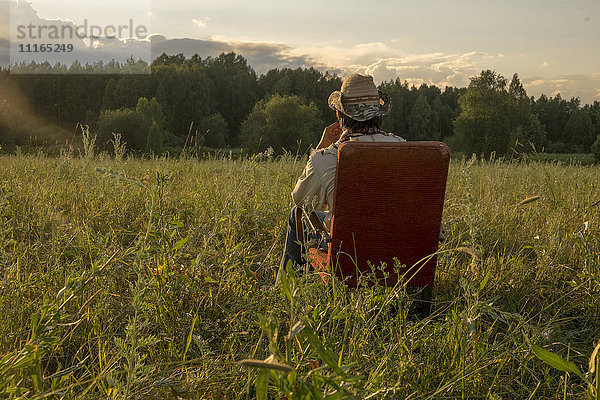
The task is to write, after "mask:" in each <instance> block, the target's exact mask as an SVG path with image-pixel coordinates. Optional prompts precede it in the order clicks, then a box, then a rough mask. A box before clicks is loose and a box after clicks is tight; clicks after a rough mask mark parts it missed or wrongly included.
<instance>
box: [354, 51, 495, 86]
mask: <svg viewBox="0 0 600 400" xmlns="http://www.w3.org/2000/svg"><path fill="white" fill-rule="evenodd" d="M497 58H498V56H497V55H493V54H486V53H481V52H468V53H463V54H459V53H457V54H450V53H429V54H413V55H407V56H403V57H387V58H382V59H378V60H376V61H375V62H373V63H371V64H368V65H364V66H360V67H358V68H356V72H360V73H366V74H369V75H373V77H374V78H375V80H376V81H378V82H382V81H390V80H395V79H396V78H400V79H401V80H403V81H404V80H406V81H407V82H409V83H411V84H415V85H420V84H422V83H426V84H428V85H436V86H438V87H442V88H443V87H445V86H459V87H460V86H467V85H468V84H469V78H470V77H472V76H474V75H476V74H478V73H479V72H481V70H482V69H486V68H490V66H491V65H492V64H493V62H494V61H495V60H496V59H497Z"/></svg>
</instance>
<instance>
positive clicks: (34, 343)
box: [0, 155, 600, 399]
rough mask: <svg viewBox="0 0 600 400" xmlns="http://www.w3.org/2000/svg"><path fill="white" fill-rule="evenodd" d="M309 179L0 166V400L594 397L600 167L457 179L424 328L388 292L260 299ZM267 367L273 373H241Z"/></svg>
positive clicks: (252, 172)
mask: <svg viewBox="0 0 600 400" xmlns="http://www.w3.org/2000/svg"><path fill="white" fill-rule="evenodd" d="M543 156H544V157H545V156H546V155H543ZM544 157H542V158H544ZM586 157H588V156H586ZM304 162H305V160H303V159H294V158H291V157H288V158H281V159H277V160H270V159H262V160H257V159H245V160H231V159H228V157H225V158H219V159H209V160H202V161H198V160H194V159H190V160H166V159H155V160H146V161H142V160H124V161H122V162H117V161H114V160H110V159H106V158H100V159H99V158H92V157H88V158H87V159H86V158H81V159H79V158H68V157H66V156H64V157H60V158H45V157H42V156H18V157H17V156H1V157H0V235H1V236H0V239H1V240H0V243H1V247H0V268H1V271H2V273H1V274H0V296H1V297H0V299H1V309H0V355H4V357H3V358H1V359H0V393H2V394H0V397H2V398H8V397H9V393H13V395H14V396H15V397H19V396H21V397H22V398H42V397H45V398H61V399H63V398H66V399H106V398H110V399H177V398H186V399H197V398H198V399H199V398H213V399H238V398H244V399H246V398H248V399H253V398H257V397H258V398H261V396H262V394H263V393H264V390H265V388H266V385H267V384H268V386H269V389H268V390H269V391H270V398H300V394H301V393H304V394H305V396H308V397H302V398H323V397H322V396H325V395H331V396H332V397H325V398H332V399H334V398H342V395H347V396H349V395H353V396H355V398H359V399H363V398H371V399H384V398H390V399H405V398H411V399H425V398H427V399H439V398H488V399H527V398H585V396H586V391H588V393H591V391H592V390H594V389H593V386H589V385H588V384H587V383H586V382H585V381H584V380H583V379H582V378H581V377H579V376H578V374H577V373H576V372H573V371H574V369H573V368H574V367H576V368H579V369H580V370H581V372H582V376H583V377H584V378H585V379H587V380H589V381H590V382H591V383H593V384H595V385H597V384H598V377H597V375H595V376H594V374H588V375H585V374H586V373H587V372H588V361H589V358H590V355H591V354H592V351H593V350H594V347H595V345H596V343H597V341H598V340H599V339H600V254H599V249H600V205H599V204H600V203H599V201H600V179H598V177H599V176H600V167H598V166H585V167H582V166H574V165H569V164H572V163H570V162H569V161H567V162H565V164H566V165H565V164H562V163H538V162H530V163H502V162H492V163H480V162H477V161H475V160H471V161H467V160H463V161H454V162H453V163H452V165H451V169H450V177H449V183H448V189H447V197H446V205H445V212H444V222H445V226H446V229H447V236H448V240H447V241H446V242H445V243H443V245H442V246H441V249H440V250H441V254H440V258H439V264H438V269H437V275H436V288H435V289H436V293H435V310H436V311H435V312H434V314H433V315H432V316H431V317H430V318H426V319H424V320H417V319H414V318H411V317H410V316H408V315H407V309H408V304H409V303H410V301H411V300H410V298H409V297H408V296H407V295H406V293H405V291H404V290H403V288H402V287H398V288H382V287H375V288H370V289H367V288H363V289H359V290H354V291H350V290H347V289H346V288H344V287H343V286H336V287H334V288H330V287H329V288H328V287H325V286H323V285H322V284H321V282H320V281H319V279H317V278H316V277H314V276H309V277H305V278H300V277H298V278H294V277H290V282H289V284H288V286H287V287H285V288H284V289H282V288H273V282H274V278H275V274H276V265H277V263H278V261H279V257H280V254H281V249H282V242H283V235H284V231H285V218H286V215H287V213H288V211H289V207H290V202H291V198H290V194H289V193H290V190H291V188H292V187H293V185H294V183H295V181H296V178H297V176H298V175H299V174H300V172H301V170H302V168H303V166H304ZM581 164H582V165H583V164H587V162H584V161H581ZM537 196H539V197H537ZM457 248H462V251H457V250H455V249H457ZM469 253H471V254H469ZM392 308H395V309H396V310H398V312H396V313H394V312H391V311H390V310H391V309H392ZM298 321H302V322H303V324H304V326H305V328H304V329H300V328H301V326H302V325H296V323H297V322H298ZM292 327H296V328H297V329H295V330H292V333H291V334H290V328H292ZM533 345H537V346H540V347H542V348H544V349H546V350H549V351H552V352H553V353H556V354H558V355H560V356H562V357H564V358H565V359H567V358H568V360H569V361H570V362H572V363H574V364H569V363H564V364H562V365H563V367H564V368H563V369H567V370H571V371H572V372H569V373H567V372H562V371H559V370H557V369H555V368H553V367H551V366H549V365H548V364H546V363H544V362H542V361H541V360H540V359H539V358H538V357H536V356H535V355H534V353H533V351H532V347H533ZM271 354H276V356H277V357H276V358H271V359H270V360H269V361H270V362H274V360H277V364H278V366H277V368H279V369H276V370H272V372H271V373H270V375H269V373H268V372H258V371H259V370H260V369H257V368H256V367H261V366H262V367H265V364H259V363H255V364H252V363H245V364H244V365H240V364H239V363H238V362H239V361H241V360H244V359H255V360H264V359H267V358H268V357H269V356H270V355H271ZM565 366H566V367H565ZM261 371H267V370H261ZM594 380H595V381H594ZM257 389H258V391H257ZM311 393H312V396H313V397H310V396H311ZM335 393H337V394H338V395H339V396H338V397H335ZM319 396H321V397H319ZM345 398H351V397H345Z"/></svg>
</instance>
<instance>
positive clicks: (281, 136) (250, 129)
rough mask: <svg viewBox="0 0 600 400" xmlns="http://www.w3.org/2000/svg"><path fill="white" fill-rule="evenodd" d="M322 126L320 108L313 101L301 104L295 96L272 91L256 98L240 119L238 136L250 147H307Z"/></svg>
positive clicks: (258, 148) (303, 148)
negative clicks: (243, 119) (244, 116)
mask: <svg viewBox="0 0 600 400" xmlns="http://www.w3.org/2000/svg"><path fill="white" fill-rule="evenodd" d="M320 129H322V126H321V122H320V118H319V110H318V109H317V107H316V106H315V104H314V103H310V104H309V105H306V104H303V103H302V102H301V101H300V99H299V98H298V96H280V95H278V94H275V95H273V96H272V97H271V98H269V99H268V100H266V99H263V100H261V101H259V102H258V103H257V104H256V105H255V106H254V109H253V110H252V112H251V113H250V114H249V115H248V117H247V118H246V120H245V121H244V122H243V123H242V128H241V139H242V144H243V145H244V146H245V147H248V148H250V149H251V150H252V151H264V150H265V149H266V148H268V147H273V149H274V150H275V151H276V152H277V153H281V152H282V151H283V150H284V149H285V150H292V151H293V150H296V149H297V148H299V150H300V151H306V150H308V148H309V146H310V145H311V144H315V143H316V142H317V141H318V139H319V136H320V133H321V131H320Z"/></svg>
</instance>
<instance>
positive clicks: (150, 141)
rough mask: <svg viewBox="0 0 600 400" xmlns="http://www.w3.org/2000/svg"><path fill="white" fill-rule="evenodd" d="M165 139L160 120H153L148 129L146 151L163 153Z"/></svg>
mask: <svg viewBox="0 0 600 400" xmlns="http://www.w3.org/2000/svg"><path fill="white" fill-rule="evenodd" d="M163 141H164V130H163V129H162V128H161V126H160V125H159V123H158V122H156V121H153V122H152V125H150V129H149V130H148V136H147V137H146V151H148V152H153V153H155V154H160V153H162V150H163Z"/></svg>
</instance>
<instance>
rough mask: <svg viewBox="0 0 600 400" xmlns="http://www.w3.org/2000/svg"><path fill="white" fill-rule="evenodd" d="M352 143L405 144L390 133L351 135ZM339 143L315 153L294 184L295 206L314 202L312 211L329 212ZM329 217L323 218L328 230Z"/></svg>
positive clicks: (293, 196) (328, 215)
mask: <svg viewBox="0 0 600 400" xmlns="http://www.w3.org/2000/svg"><path fill="white" fill-rule="evenodd" d="M350 141H353V142H405V140H404V139H402V138H401V137H400V136H396V135H393V134H391V133H387V134H386V133H376V134H372V135H360V134H353V136H352V137H350ZM340 144H341V142H340V141H337V142H336V143H334V144H332V145H331V146H329V147H327V148H325V149H320V150H317V151H315V152H314V153H313V154H312V155H311V156H310V158H309V159H308V163H307V164H306V167H305V168H304V171H303V172H302V175H300V178H298V182H296V187H295V188H294V191H293V192H292V199H293V200H294V204H296V205H297V206H304V205H306V204H310V203H311V202H312V201H314V202H315V203H314V209H315V210H321V211H330V208H331V205H332V204H333V187H334V180H335V169H336V167H337V151H338V147H339V145H340ZM330 220H331V215H330V214H329V213H328V214H327V216H326V217H325V221H324V223H325V225H326V226H327V228H330V226H329V223H330Z"/></svg>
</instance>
